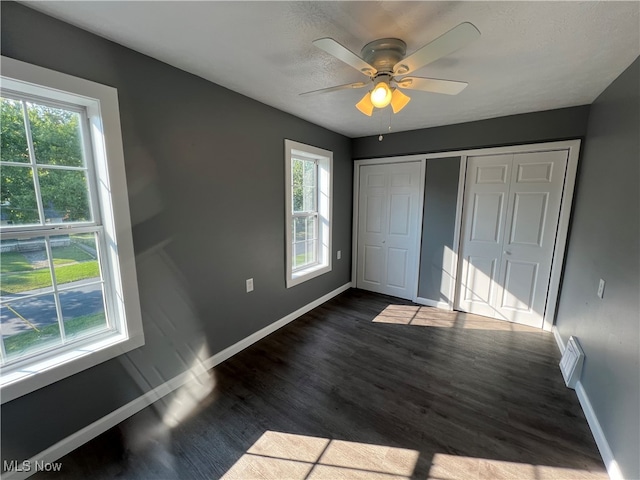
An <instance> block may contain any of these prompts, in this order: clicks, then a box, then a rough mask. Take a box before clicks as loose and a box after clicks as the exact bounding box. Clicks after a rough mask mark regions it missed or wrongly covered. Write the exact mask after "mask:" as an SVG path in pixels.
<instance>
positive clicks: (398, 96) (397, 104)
mask: <svg viewBox="0 0 640 480" xmlns="http://www.w3.org/2000/svg"><path fill="white" fill-rule="evenodd" d="M410 101H411V97H409V96H407V95H405V94H404V93H402V92H401V91H400V89H398V88H394V89H393V93H392V94H391V108H392V109H393V113H398V112H399V111H400V110H402V109H403V108H404V107H406V106H407V103H409V102H410Z"/></svg>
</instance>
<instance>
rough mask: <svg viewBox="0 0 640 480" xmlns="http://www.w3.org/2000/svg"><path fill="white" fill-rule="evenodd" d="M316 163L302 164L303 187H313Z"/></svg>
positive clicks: (306, 162)
mask: <svg viewBox="0 0 640 480" xmlns="http://www.w3.org/2000/svg"><path fill="white" fill-rule="evenodd" d="M317 170H318V169H317V168H316V162H313V161H308V160H307V161H305V162H304V185H305V186H315V185H316V172H317Z"/></svg>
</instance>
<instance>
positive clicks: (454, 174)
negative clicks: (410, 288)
mask: <svg viewBox="0 0 640 480" xmlns="http://www.w3.org/2000/svg"><path fill="white" fill-rule="evenodd" d="M459 176H460V157H455V158H430V159H428V160H427V171H426V181H425V189H424V211H423V219H422V245H421V247H420V277H419V280H418V296H419V297H422V298H427V299H429V300H435V301H439V302H445V303H448V302H449V301H450V300H452V299H450V298H449V297H448V292H447V291H446V290H445V291H444V292H443V291H442V284H443V282H446V283H445V285H448V282H449V280H450V278H451V276H450V274H451V273H452V272H450V265H449V264H448V263H447V264H446V265H445V264H444V263H443V257H444V254H445V249H447V248H448V249H449V250H453V236H454V231H455V227H456V204H457V201H458V180H459Z"/></svg>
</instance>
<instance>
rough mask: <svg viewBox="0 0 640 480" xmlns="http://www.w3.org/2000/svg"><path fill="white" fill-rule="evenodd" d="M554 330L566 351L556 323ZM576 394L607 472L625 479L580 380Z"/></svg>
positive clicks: (557, 340) (620, 479)
mask: <svg viewBox="0 0 640 480" xmlns="http://www.w3.org/2000/svg"><path fill="white" fill-rule="evenodd" d="M551 331H552V332H553V336H554V338H555V339H556V343H557V344H558V349H559V350H560V353H561V354H563V353H564V349H565V344H564V341H563V340H562V337H561V336H560V332H558V328H557V327H556V326H555V325H554V326H553V327H552V328H551ZM575 391H576V395H577V396H578V401H579V402H580V406H581V407H582V412H583V413H584V416H585V418H586V419H587V423H588V424H589V428H590V429H591V434H592V435H593V439H594V440H595V441H596V445H597V446H598V450H599V451H600V456H601V457H602V461H603V462H604V465H605V466H606V467H607V473H608V474H609V478H610V479H611V480H624V477H623V475H622V472H621V471H620V467H619V466H618V462H616V460H615V458H614V456H613V452H612V451H611V447H609V442H607V438H606V437H605V435H604V432H603V431H602V427H601V426H600V422H599V421H598V417H597V416H596V412H595V411H594V410H593V407H592V406H591V402H590V401H589V396H588V395H587V392H586V391H585V389H584V387H583V386H582V382H581V381H580V380H578V382H577V383H576V388H575Z"/></svg>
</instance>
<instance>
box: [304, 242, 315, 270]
mask: <svg viewBox="0 0 640 480" xmlns="http://www.w3.org/2000/svg"><path fill="white" fill-rule="evenodd" d="M317 243H318V241H317V240H308V241H307V242H306V248H305V251H306V255H307V256H306V261H305V264H306V265H313V264H314V263H316V251H317V247H316V245H317Z"/></svg>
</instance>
